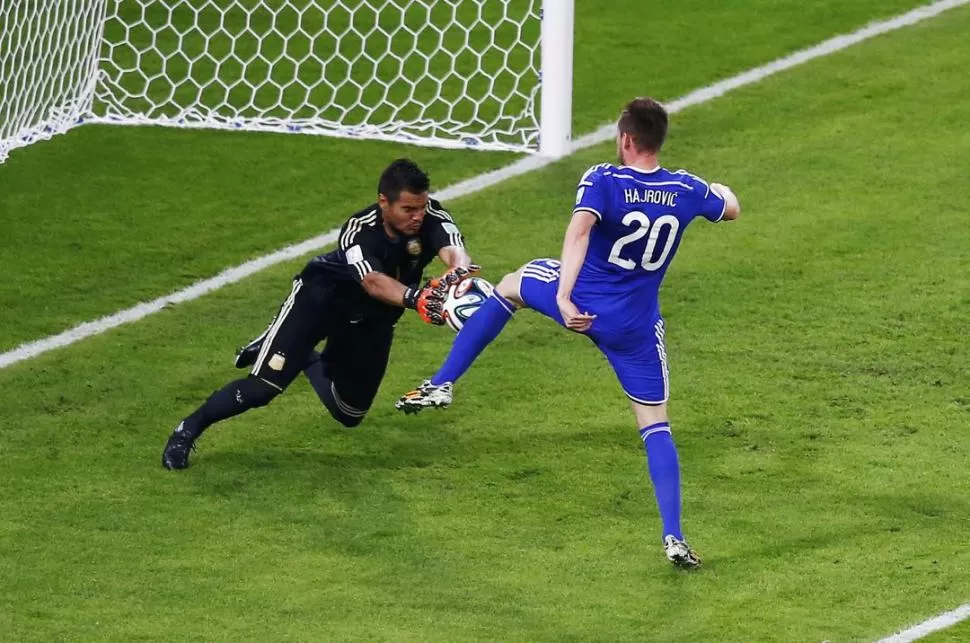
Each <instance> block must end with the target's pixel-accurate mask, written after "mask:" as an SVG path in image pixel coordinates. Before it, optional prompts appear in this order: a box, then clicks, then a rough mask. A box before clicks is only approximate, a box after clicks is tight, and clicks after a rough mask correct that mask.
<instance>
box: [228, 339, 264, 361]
mask: <svg viewBox="0 0 970 643" xmlns="http://www.w3.org/2000/svg"><path fill="white" fill-rule="evenodd" d="M265 335H266V333H263V334H262V335H260V336H259V337H257V338H256V339H254V340H253V341H251V342H249V343H248V344H246V345H245V346H243V347H242V348H240V349H239V351H238V352H236V361H235V362H233V364H235V366H236V368H249V367H250V366H252V365H253V364H255V363H256V358H257V357H259V351H261V350H262V349H263V338H264V337H265Z"/></svg>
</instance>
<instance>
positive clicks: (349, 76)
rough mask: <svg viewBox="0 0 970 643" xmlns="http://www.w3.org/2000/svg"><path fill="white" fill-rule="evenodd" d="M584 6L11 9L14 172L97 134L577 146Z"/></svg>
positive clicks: (34, 3) (227, 0) (337, 2)
mask: <svg viewBox="0 0 970 643" xmlns="http://www.w3.org/2000/svg"><path fill="white" fill-rule="evenodd" d="M573 14H574V0H2V1H0V163H2V162H3V161H4V160H5V159H6V158H7V156H8V154H9V153H10V151H11V150H13V149H15V148H18V147H23V146H26V145H29V144H31V143H33V142H35V141H38V140H43V139H47V138H50V137H51V136H53V135H55V134H59V133H62V132H66V131H67V130H69V129H71V128H73V127H75V126H78V125H81V124H84V123H110V124H119V125H140V124H153V125H165V126H171V127H186V128H220V129H235V130H249V131H271V132H288V133H307V134H323V135H329V136H340V137H353V138H370V139H383V140H391V141H400V142H407V143H412V144H417V145H429V146H439V147H461V148H477V149H487V150H511V151H517V152H538V153H540V154H543V155H548V156H554V157H558V156H562V155H563V154H565V153H567V152H568V150H569V146H570V134H571V119H572V71H573V70H572V57H573V21H574V16H573Z"/></svg>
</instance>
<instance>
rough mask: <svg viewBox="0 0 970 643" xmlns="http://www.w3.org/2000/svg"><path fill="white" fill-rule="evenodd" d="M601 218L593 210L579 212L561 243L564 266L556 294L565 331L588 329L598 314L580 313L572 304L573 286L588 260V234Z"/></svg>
mask: <svg viewBox="0 0 970 643" xmlns="http://www.w3.org/2000/svg"><path fill="white" fill-rule="evenodd" d="M597 221H598V218H597V216H596V214H595V213H593V212H592V211H590V210H582V209H577V210H576V211H574V212H573V218H572V219H571V220H570V221H569V226H568V227H567V228H566V236H565V238H564V239H563V242H562V257H561V258H560V261H561V263H562V265H561V266H560V267H559V290H558V291H557V292H556V303H557V304H558V305H559V312H560V313H561V314H562V316H563V321H565V322H566V328H569V329H571V330H576V331H579V332H583V331H586V330H589V327H590V326H591V325H592V323H593V319H595V318H596V315H590V314H589V313H588V312H580V311H579V309H577V308H576V306H575V304H573V302H572V294H573V287H574V286H575V285H576V279H577V278H578V277H579V270H580V268H582V267H583V261H585V259H586V250H587V249H588V248H589V235H590V232H591V231H592V230H593V226H594V225H596V222H597Z"/></svg>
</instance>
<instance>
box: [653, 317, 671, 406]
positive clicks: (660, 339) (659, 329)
mask: <svg viewBox="0 0 970 643" xmlns="http://www.w3.org/2000/svg"><path fill="white" fill-rule="evenodd" d="M654 335H656V337H657V356H658V357H659V358H660V371H661V373H663V378H664V401H666V400H667V398H668V397H669V396H670V371H668V370H667V347H666V343H665V342H664V335H665V332H664V322H663V320H662V319H661V320H659V321H658V322H657V323H656V325H655V326H654Z"/></svg>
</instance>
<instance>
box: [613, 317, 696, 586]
mask: <svg viewBox="0 0 970 643" xmlns="http://www.w3.org/2000/svg"><path fill="white" fill-rule="evenodd" d="M606 330H607V331H608V328H607V329H606ZM630 335H631V334H630V333H629V332H626V333H623V335H620V334H617V335H616V336H615V337H616V338H617V341H612V340H613V337H611V336H610V333H609V332H606V333H603V334H602V335H600V336H599V337H597V338H596V344H597V346H599V348H600V350H602V351H603V353H604V355H606V358H607V359H608V360H609V362H610V365H611V366H612V367H613V371H614V372H615V373H616V376H617V379H619V381H620V385H621V386H622V387H623V390H624V392H625V393H626V395H627V397H629V398H630V403H631V404H632V406H633V413H634V415H635V416H636V420H637V426H638V427H640V437H641V439H642V440H643V448H644V451H645V452H646V456H647V470H648V471H649V473H650V480H651V482H652V483H653V490H654V495H655V496H656V499H657V509H658V511H659V513H660V519H661V522H662V524H663V544H664V551H665V553H666V555H667V558H668V559H669V560H670V562H672V563H673V564H675V565H677V566H679V567H686V568H693V567H698V566H699V565H700V563H701V561H700V558H699V557H698V556H697V554H696V552H694V551H693V550H692V549H691V548H690V546H689V545H688V544H687V542H686V540H685V539H684V534H683V529H682V527H681V491H680V462H679V459H678V455H677V447H676V445H675V444H674V440H673V436H672V435H671V433H670V420H669V418H668V416H667V398H668V395H669V380H668V371H667V353H666V347H665V345H664V329H663V320H657V321H656V323H655V324H654V326H653V327H652V328H651V329H649V330H645V331H644V333H642V334H637V336H636V337H631V336H630Z"/></svg>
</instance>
